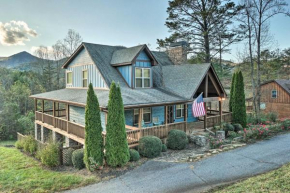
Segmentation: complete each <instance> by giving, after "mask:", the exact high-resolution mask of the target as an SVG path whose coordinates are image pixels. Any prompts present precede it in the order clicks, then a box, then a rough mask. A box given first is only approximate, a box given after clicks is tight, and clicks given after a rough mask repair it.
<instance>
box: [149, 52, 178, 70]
mask: <svg viewBox="0 0 290 193" xmlns="http://www.w3.org/2000/svg"><path fill="white" fill-rule="evenodd" d="M151 52H152V54H153V56H154V57H155V58H156V60H157V61H158V63H159V64H161V65H162V66H168V65H174V64H173V62H172V61H171V60H170V58H169V56H168V55H167V54H166V53H165V52H157V51H151Z"/></svg>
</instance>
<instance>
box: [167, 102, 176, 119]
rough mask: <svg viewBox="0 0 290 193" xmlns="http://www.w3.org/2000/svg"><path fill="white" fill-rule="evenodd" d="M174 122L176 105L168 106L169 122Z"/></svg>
mask: <svg viewBox="0 0 290 193" xmlns="http://www.w3.org/2000/svg"><path fill="white" fill-rule="evenodd" d="M173 122H174V106H168V107H167V123H173Z"/></svg>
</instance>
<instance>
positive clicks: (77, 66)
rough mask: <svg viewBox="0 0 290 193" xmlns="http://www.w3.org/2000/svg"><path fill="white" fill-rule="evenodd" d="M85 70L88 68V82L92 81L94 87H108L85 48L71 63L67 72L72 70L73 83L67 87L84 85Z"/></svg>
mask: <svg viewBox="0 0 290 193" xmlns="http://www.w3.org/2000/svg"><path fill="white" fill-rule="evenodd" d="M83 70H88V84H89V83H92V84H93V87H94V88H108V87H107V85H106V83H105V81H104V79H103V77H102V75H101V73H100V72H99V70H98V69H97V67H96V65H95V64H94V63H93V61H92V59H91V58H90V56H89V54H88V53H87V51H86V50H85V49H83V50H82V51H81V52H80V53H79V54H78V55H77V56H76V57H75V58H74V59H73V60H72V61H71V63H70V64H69V66H68V67H67V69H66V72H69V71H71V72H72V81H73V82H72V84H71V85H66V87H67V88H72V87H74V88H75V87H79V88H82V87H83Z"/></svg>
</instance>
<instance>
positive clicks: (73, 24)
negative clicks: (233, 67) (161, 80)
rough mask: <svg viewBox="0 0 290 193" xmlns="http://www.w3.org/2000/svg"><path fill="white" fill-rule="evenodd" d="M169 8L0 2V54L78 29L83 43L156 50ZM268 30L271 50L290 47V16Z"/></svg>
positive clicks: (138, 3)
mask: <svg viewBox="0 0 290 193" xmlns="http://www.w3.org/2000/svg"><path fill="white" fill-rule="evenodd" d="M167 6H168V1H167V0H146V1H145V0H106V1H105V0H82V1H80V0H50V1H44V0H25V1H23V0H0V56H2V57H5V56H10V55H13V54H15V53H18V52H21V51H27V52H30V53H33V50H35V48H36V47H38V46H40V45H44V46H52V45H53V44H54V43H55V42H56V41H57V40H60V39H63V38H64V37H65V35H66V33H67V31H68V29H74V30H75V31H77V32H79V33H80V35H81V36H82V38H83V41H84V42H90V43H97V44H105V45H123V46H127V47H130V46H135V45H138V44H150V47H149V48H150V49H152V50H155V49H156V47H157V44H156V39H160V38H164V37H168V36H169V35H170V33H169V31H168V28H167V27H166V26H165V25H164V23H165V20H166V18H167V16H168V15H167V13H166V8H167ZM289 8H290V5H289ZM270 31H271V34H272V35H273V36H274V40H275V46H274V47H273V48H276V47H279V48H281V49H283V48H287V47H290V38H289V35H290V18H286V17H285V16H282V15H278V16H276V17H275V18H273V19H271V28H270ZM3 34H5V37H4V35H3ZM242 47H243V43H240V44H238V45H233V46H231V48H232V51H231V53H229V54H225V55H224V56H223V58H225V59H231V60H236V55H237V50H239V49H241V48H242Z"/></svg>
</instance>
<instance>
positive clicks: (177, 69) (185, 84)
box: [162, 63, 211, 99]
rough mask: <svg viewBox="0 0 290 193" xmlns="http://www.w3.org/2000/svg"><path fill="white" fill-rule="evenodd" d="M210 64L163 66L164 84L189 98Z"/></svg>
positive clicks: (171, 90)
mask: <svg viewBox="0 0 290 193" xmlns="http://www.w3.org/2000/svg"><path fill="white" fill-rule="evenodd" d="M210 66H211V65H210V64H209V63H206V64H183V65H168V66H163V67H162V72H163V81H164V86H165V88H166V89H168V90H169V91H170V92H173V93H176V94H178V95H180V96H183V97H185V98H187V99H191V97H192V95H193V94H194V92H195V91H196V89H198V86H199V85H200V83H201V81H202V80H203V78H204V76H205V74H206V72H207V71H208V70H209V68H210Z"/></svg>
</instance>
